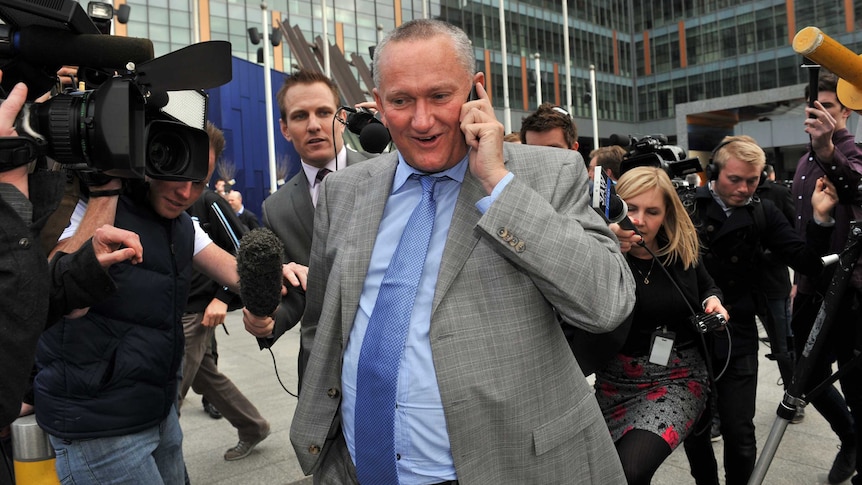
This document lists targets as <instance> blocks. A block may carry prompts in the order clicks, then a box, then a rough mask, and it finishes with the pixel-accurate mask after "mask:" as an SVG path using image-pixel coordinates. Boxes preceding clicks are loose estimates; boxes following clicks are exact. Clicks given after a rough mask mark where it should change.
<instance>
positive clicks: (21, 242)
mask: <svg viewBox="0 0 862 485" xmlns="http://www.w3.org/2000/svg"><path fill="white" fill-rule="evenodd" d="M18 246H20V247H22V248H24V249H27V248H29V247H30V240H29V239H27V238H26V237H22V238H21V239H19V240H18Z"/></svg>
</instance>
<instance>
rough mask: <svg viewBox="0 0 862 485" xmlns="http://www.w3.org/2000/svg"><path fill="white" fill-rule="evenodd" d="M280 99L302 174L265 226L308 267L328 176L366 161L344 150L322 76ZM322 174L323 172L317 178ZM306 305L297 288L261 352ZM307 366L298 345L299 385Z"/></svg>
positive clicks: (293, 83) (330, 90) (274, 203)
mask: <svg viewBox="0 0 862 485" xmlns="http://www.w3.org/2000/svg"><path fill="white" fill-rule="evenodd" d="M276 99H277V100H278V107H279V110H280V111H281V118H280V119H279V125H280V127H281V133H282V135H284V137H285V138H286V139H287V140H288V141H290V142H292V143H293V146H294V148H295V149H296V151H297V153H299V156H300V159H301V161H302V170H300V171H299V173H297V174H296V175H295V176H293V177H292V178H291V179H290V180H288V181H287V183H285V184H284V185H283V186H282V187H281V188H280V189H278V190H277V191H276V192H275V193H274V194H272V195H271V196H270V197H268V198H267V199H266V200H265V201H264V202H263V223H264V225H265V226H266V227H268V228H269V229H271V230H272V231H273V232H274V233H275V234H276V235H277V236H278V237H279V239H281V242H282V243H283V244H284V262H285V263H294V264H296V265H301V266H306V267H307V266H308V255H309V253H310V252H311V234H312V229H313V225H314V203H315V201H316V199H317V194H318V192H319V190H320V185H321V182H322V180H323V177H325V175H324V174H327V173H329V172H335V171H336V170H338V169H342V168H344V167H345V166H347V165H352V164H354V163H357V162H360V161H363V160H365V156H363V155H362V154H360V153H357V152H354V151H352V150H349V149H348V148H347V147H346V146H345V145H344V140H343V138H342V136H343V134H344V125H343V124H341V123H339V122H335V124H334V126H333V118H334V117H335V113H336V111H337V110H338V105H339V94H338V87H337V86H336V85H335V83H334V82H332V80H330V79H329V78H328V77H326V76H325V75H324V74H321V73H318V72H314V71H306V70H300V71H296V72H294V73H293V74H291V76H290V77H288V78H287V79H285V81H284V84H283V85H282V86H281V89H279V91H278V94H277V96H276ZM321 170H324V172H323V173H321V174H320V175H318V174H319V173H320V171H321ZM327 170H328V171H329V172H326V171H327ZM304 303H305V298H304V295H303V293H302V291H301V290H300V289H299V288H297V287H292V288H290V289H289V290H288V294H287V295H285V296H284V298H283V299H282V304H281V305H279V307H278V309H277V310H276V313H275V327H274V328H273V332H272V335H270V336H268V337H265V338H261V339H259V340H258V342H259V344H260V346H261V348H264V347H269V346H271V345H272V344H273V343H274V342H275V340H277V339H278V337H280V336H281V335H282V334H283V333H284V332H286V331H288V330H290V329H291V328H293V326H294V325H296V323H297V322H298V321H299V318H300V317H301V316H302V310H303V309H304V306H305V305H304ZM307 361H308V353H307V351H306V349H304V348H303V347H302V345H300V349H299V367H298V371H299V379H300V384H301V383H302V375H303V371H304V369H305V364H306V362H307Z"/></svg>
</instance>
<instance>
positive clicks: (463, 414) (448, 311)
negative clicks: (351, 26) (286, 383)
mask: <svg viewBox="0 0 862 485" xmlns="http://www.w3.org/2000/svg"><path fill="white" fill-rule="evenodd" d="M475 66H476V63H475V59H474V58H473V47H472V45H471V44H470V40H469V38H467V36H466V34H465V33H464V32H463V31H462V30H460V29H458V28H457V27H454V26H452V25H450V24H447V23H445V22H441V21H435V20H427V19H424V20H413V21H411V22H407V23H405V24H403V25H401V26H400V27H398V28H397V29H395V30H394V31H392V32H390V33H389V34H388V35H387V37H386V39H384V40H383V41H382V42H381V44H380V45H378V47H377V50H376V53H375V57H374V75H375V84H376V85H377V88H376V89H375V90H374V97H375V100H376V102H377V107H378V109H379V110H380V113H381V115H382V119H383V120H384V123H385V124H386V125H387V128H388V129H389V130H390V133H391V134H392V138H393V141H394V143H395V146H396V147H397V148H398V153H389V154H385V155H382V156H380V157H377V158H375V159H374V160H372V161H369V162H366V163H360V164H357V165H355V166H352V167H348V168H347V169H346V170H344V171H342V172H340V173H335V174H332V175H330V176H329V178H327V181H326V183H325V184H324V185H323V187H322V190H321V192H320V194H319V198H318V205H317V209H316V212H315V221H314V238H313V241H312V251H311V258H310V267H309V273H308V276H309V280H308V285H307V287H308V294H307V297H308V304H307V307H306V312H305V315H304V316H303V324H302V340H303V342H304V345H306V348H309V349H311V357H310V359H309V362H308V366H307V368H306V372H305V376H304V378H303V389H302V392H301V393H300V397H299V403H298V405H297V408H296V414H295V415H294V418H293V422H292V426H291V441H292V443H293V445H294V449H295V451H296V454H297V457H298V459H299V463H300V464H301V466H302V468H303V470H304V471H305V473H308V474H314V475H315V477H314V478H315V483H321V484H336V483H337V484H349V483H356V482H357V481H362V483H365V484H371V483H373V484H378V485H379V484H388V483H402V484H405V485H406V484H414V483H432V484H436V483H440V482H442V483H452V481H453V480H457V481H460V482H461V483H470V484H495V485H496V484H507V483H512V484H514V483H541V484H548V485H551V484H569V483H573V482H579V483H602V484H621V483H624V482H625V478H624V476H623V472H622V468H621V466H620V463H619V459H618V457H617V455H616V452H615V450H614V446H613V443H612V442H611V440H610V436H609V434H608V431H607V427H606V425H605V424H604V420H603V418H602V416H601V412H600V411H599V409H598V404H597V402H596V400H595V397H594V395H593V391H592V389H591V388H590V386H589V384H588V383H587V381H586V379H585V378H584V375H583V373H582V372H581V370H580V368H579V366H578V363H577V361H576V360H575V358H574V356H573V355H572V352H571V350H570V349H569V346H568V344H567V343H566V341H565V339H564V338H563V333H562V331H561V330H560V326H559V324H558V323H557V320H556V318H555V315H554V309H555V308H556V309H557V310H559V312H560V314H562V315H563V316H564V318H565V320H566V321H567V322H572V324H573V325H578V326H579V327H581V328H584V329H588V330H591V331H594V332H607V331H609V330H611V329H613V328H615V327H616V326H617V325H619V324H620V322H621V321H622V320H623V319H624V318H625V317H626V316H627V315H628V314H629V313H630V312H631V309H632V306H633V304H634V281H633V279H632V276H631V273H630V271H629V269H628V266H627V264H626V262H625V259H624V258H623V256H622V254H621V253H620V250H619V243H618V242H617V240H616V238H615V237H614V236H613V235H612V233H611V232H610V231H609V229H608V227H607V224H606V223H605V222H604V220H603V219H602V218H601V217H600V216H599V215H598V214H597V213H596V212H595V211H594V210H593V209H592V208H591V207H590V204H589V196H588V193H587V175H586V171H585V170H584V162H583V159H582V157H581V156H580V155H579V154H578V153H577V152H576V151H574V150H559V149H555V148H547V147H532V146H525V145H518V144H512V143H506V144H504V143H503V126H502V124H501V123H500V122H499V121H497V119H496V118H495V117H494V110H493V108H492V106H491V104H490V102H489V99H488V94H487V92H486V91H485V89H484V86H483V85H484V83H485V77H484V75H483V74H482V73H476V72H475ZM473 86H475V87H476V93H477V96H478V99H475V100H471V101H468V97H469V93H470V91H471V87H473ZM420 199H421V202H420ZM434 207H436V208H434ZM408 218H409V220H408ZM420 220H421V222H418V221H420ZM421 233H424V234H423V237H424V238H425V239H424V240H425V246H426V248H427V251H424V250H423V251H416V252H413V251H412V250H413V249H414V248H417V249H418V248H419V244H417V242H416V239H418V238H417V237H416V234H421ZM402 237H403V239H402ZM399 241H402V242H404V241H406V242H405V243H404V244H402V243H400V242H399ZM572 254H577V257H570V256H571V255H572ZM393 255H394V256H393ZM426 255H427V256H426ZM390 263H392V264H391V266H392V267H393V268H396V269H395V270H393V271H391V272H390V271H389V270H387V268H388V267H389V266H390ZM401 263H407V264H406V266H414V265H415V266H414V269H412V270H409V271H401V272H399V271H398V270H397V268H399V267H401ZM384 275H385V276H384ZM403 288H408V289H412V292H413V295H414V296H415V300H413V303H412V304H410V303H407V304H406V308H401V309H399V308H395V307H397V306H400V304H401V303H403V300H399V299H398V298H397V296H398V295H396V294H394V293H402V292H403V290H402V289H403ZM411 300H412V298H411ZM399 310H404V311H399ZM381 314H383V315H385V317H383V318H381V317H380V316H379V315H381ZM390 317H391V319H390ZM395 320H397V322H395ZM405 320H409V322H406V321H405ZM375 322H377V323H379V324H380V325H378V324H377V323H375ZM392 323H397V324H398V325H396V326H397V328H393V326H392V325H391V324H392ZM246 328H247V329H248V330H249V331H250V332H252V333H253V334H258V335H260V334H263V335H267V334H268V332H271V330H272V322H267V324H266V325H264V326H262V327H258V326H256V324H255V322H252V321H248V322H246ZM390 330H397V332H398V333H399V338H401V339H402V340H401V342H402V343H401V345H400V346H397V345H395V346H393V347H392V348H391V349H380V348H376V349H375V350H372V351H371V354H372V359H371V360H368V359H363V357H361V356H360V354H363V353H364V352H365V349H366V346H368V348H371V347H378V346H379V345H381V344H382V345H385V343H386V342H387V341H388V340H389V339H388V336H389V335H394V334H395V333H396V332H392V333H391V334H390V333H389V331H390ZM405 342H406V343H405ZM378 355H379V356H380V357H381V360H385V361H386V363H387V364H399V365H398V366H397V367H398V369H397V370H396V371H395V374H397V376H395V375H393V373H392V371H391V370H392V369H393V367H394V366H389V367H388V368H387V369H386V372H385V373H384V374H380V375H381V376H385V377H382V378H378V377H376V376H375V375H373V371H372V372H370V373H364V374H363V373H362V370H363V367H365V368H366V370H371V369H370V368H369V367H374V366H375V364H376V362H374V360H375V359H374V356H378ZM399 359H400V361H399ZM393 361H394V362H393ZM363 362H364V363H363ZM359 375H364V376H366V377H365V378H366V379H368V380H367V381H365V380H363V379H360V378H359ZM396 378H397V379H396ZM384 380H385V381H386V382H385V383H384V382H382V381H384ZM396 382H397V383H396ZM366 383H367V384H369V386H366V385H365V384H366ZM377 384H385V385H387V386H395V388H396V389H394V390H393V389H392V388H391V387H389V388H388V392H387V393H385V394H384V396H386V397H385V403H382V404H381V406H379V407H369V406H365V405H363V404H362V402H363V401H362V399H360V398H364V397H370V398H376V396H371V395H370V394H369V391H370V390H372V389H373V388H375V387H376V386H377ZM396 403H397V404H396ZM366 404H367V403H366ZM396 408H397V409H396ZM354 411H355V412H354ZM360 411H361V412H360ZM377 413H379V418H380V419H374V415H375V414H377ZM387 413H388V416H385V414H387ZM393 413H394V415H393ZM360 415H362V419H360ZM368 418H370V419H368ZM375 432H380V433H384V434H386V436H381V438H382V439H381V440H379V442H378V441H374V440H372V439H368V440H366V439H365V438H371V437H372V436H371V434H373V433H375ZM357 438H361V441H360V442H359V444H358V445H357V443H358V442H357ZM363 443H364V444H363ZM356 453H361V454H362V455H363V458H369V459H371V460H372V461H375V462H380V463H379V464H380V465H382V468H377V467H376V466H375V465H377V464H378V463H375V464H374V465H369V464H368V463H369V462H367V461H363V459H360V460H357V459H356ZM396 472H397V474H396ZM393 474H395V475H393ZM385 477H388V478H385Z"/></svg>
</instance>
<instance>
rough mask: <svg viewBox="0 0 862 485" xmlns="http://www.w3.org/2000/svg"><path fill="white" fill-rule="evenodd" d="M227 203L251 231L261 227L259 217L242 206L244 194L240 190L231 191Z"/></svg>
mask: <svg viewBox="0 0 862 485" xmlns="http://www.w3.org/2000/svg"><path fill="white" fill-rule="evenodd" d="M227 201H228V203H229V204H230V207H231V209H233V212H234V213H235V214H236V216H237V217H239V220H240V221H241V222H242V223H243V224H245V227H247V228H249V229H257V228H258V227H260V222H258V221H257V216H256V215H255V214H254V212H252V211H250V210H248V209H246V208H245V206H244V205H242V194H241V193H240V191H239V190H231V191H230V192H228V194H227Z"/></svg>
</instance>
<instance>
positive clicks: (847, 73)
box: [793, 27, 862, 110]
mask: <svg viewBox="0 0 862 485" xmlns="http://www.w3.org/2000/svg"><path fill="white" fill-rule="evenodd" d="M793 50H794V51H796V53H797V54H801V55H803V56H805V57H807V58H808V59H811V60H812V61H814V62H816V63H817V64H820V65H821V66H823V67H825V68H826V69H829V70H830V71H832V72H834V73H835V74H836V75H837V76H838V77H839V78H840V79H839V80H838V92H837V94H838V99H839V100H841V104H843V105H844V106H847V107H848V108H850V109H853V110H858V109H862V59H860V58H859V56H857V55H856V53H854V52H853V51H851V50H850V49H848V48H846V47H844V46H843V45H841V43H839V42H838V41H836V40H835V39H833V38H831V37H829V36H828V35H826V34H824V33H823V32H822V31H821V30H820V29H818V28H817V27H805V28H804V29H802V30H800V31H799V32H797V34H796V35H795V36H794V37H793ZM816 95H817V94H816V92H815V94H814V96H816Z"/></svg>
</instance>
